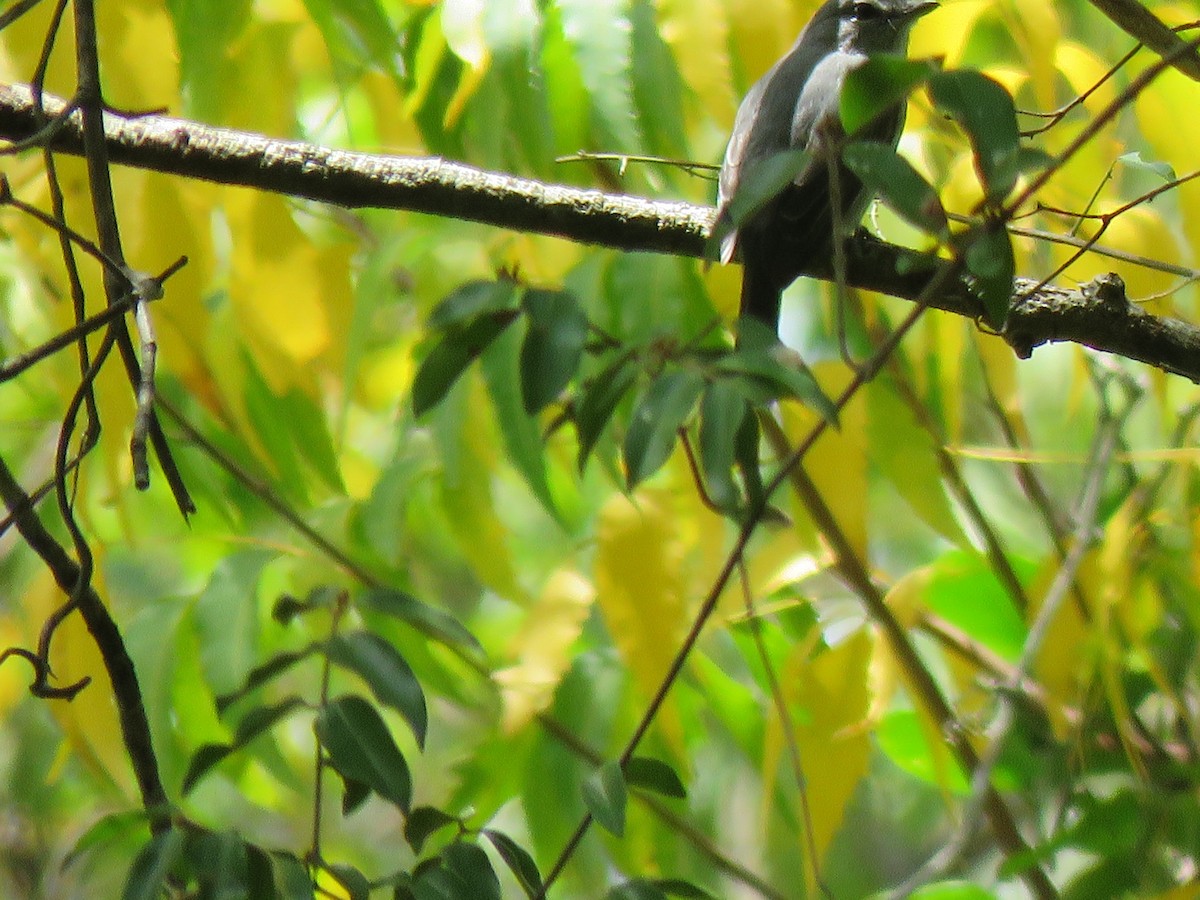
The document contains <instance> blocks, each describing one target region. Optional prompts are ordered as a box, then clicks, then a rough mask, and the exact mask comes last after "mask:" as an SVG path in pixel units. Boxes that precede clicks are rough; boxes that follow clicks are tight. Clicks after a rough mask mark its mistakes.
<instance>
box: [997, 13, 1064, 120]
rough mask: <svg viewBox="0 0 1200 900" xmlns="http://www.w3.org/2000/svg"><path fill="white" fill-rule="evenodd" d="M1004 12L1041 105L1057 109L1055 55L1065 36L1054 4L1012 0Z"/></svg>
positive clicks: (1005, 22) (1006, 23) (1008, 27)
mask: <svg viewBox="0 0 1200 900" xmlns="http://www.w3.org/2000/svg"><path fill="white" fill-rule="evenodd" d="M1001 10H1002V14H1003V18H1004V24H1005V25H1006V26H1007V30H1008V33H1009V34H1010V35H1012V37H1013V39H1014V40H1015V41H1016V42H1017V46H1018V47H1019V48H1020V50H1021V55H1022V58H1023V61H1024V63H1025V66H1024V68H1025V69H1026V70H1027V72H1028V77H1029V81H1030V83H1031V84H1032V85H1033V90H1034V95H1035V96H1036V97H1037V101H1038V105H1039V106H1040V107H1041V108H1043V109H1053V108H1054V101H1055V99H1056V96H1057V86H1058V72H1057V71H1056V69H1055V65H1054V56H1055V53H1054V51H1055V48H1056V46H1057V44H1058V41H1059V38H1060V37H1061V35H1062V24H1061V23H1060V22H1059V18H1058V14H1057V13H1056V12H1055V8H1054V4H1053V3H1046V2H1044V0H1009V2H1008V3H1006V4H1004V5H1003V6H1001Z"/></svg>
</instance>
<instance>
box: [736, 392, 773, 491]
mask: <svg viewBox="0 0 1200 900" xmlns="http://www.w3.org/2000/svg"><path fill="white" fill-rule="evenodd" d="M760 438H761V433H760V430H759V424H758V414H757V413H756V412H755V411H754V410H753V409H748V410H746V415H745V416H744V417H743V418H742V424H741V427H740V428H738V433H737V437H736V439H735V442H734V449H735V453H736V458H737V467H738V470H739V471H740V472H741V473H742V483H743V484H744V485H745V486H746V500H747V501H748V502H749V506H750V508H751V509H757V508H759V506H762V505H765V504H766V502H767V496H766V488H765V487H764V485H763V480H762V469H761V468H760V466H759V462H758V461H759V452H758V445H759V441H760Z"/></svg>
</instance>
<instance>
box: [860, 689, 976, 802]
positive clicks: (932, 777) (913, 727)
mask: <svg viewBox="0 0 1200 900" xmlns="http://www.w3.org/2000/svg"><path fill="white" fill-rule="evenodd" d="M920 715H921V714H920V713H918V712H916V711H915V710H911V709H897V710H893V711H892V712H889V713H887V714H886V715H885V716H884V717H883V721H881V722H880V723H879V727H878V728H877V729H876V730H875V740H876V743H877V744H878V745H879V749H880V750H882V751H883V752H884V753H885V754H887V756H888V758H889V759H890V760H891V761H892V762H894V763H895V764H896V765H897V766H899V767H900V768H901V769H902V770H904V771H905V772H907V773H908V774H910V775H914V776H916V777H917V778H920V779H921V780H922V781H926V782H928V783H929V784H932V785H936V786H937V787H939V788H941V789H943V790H947V791H952V792H954V793H955V794H957V795H959V796H963V795H965V794H966V793H967V792H968V791H969V790H970V784H969V783H968V781H967V779H966V777H965V776H964V775H963V771H962V768H961V767H960V766H959V765H958V764H957V763H956V762H955V761H954V759H953V757H951V756H950V754H949V751H947V750H945V749H944V747H943V746H941V745H939V746H938V747H936V748H935V747H931V746H930V744H929V739H928V738H929V733H928V731H927V730H926V728H925V726H924V725H923V724H922V723H921V719H920Z"/></svg>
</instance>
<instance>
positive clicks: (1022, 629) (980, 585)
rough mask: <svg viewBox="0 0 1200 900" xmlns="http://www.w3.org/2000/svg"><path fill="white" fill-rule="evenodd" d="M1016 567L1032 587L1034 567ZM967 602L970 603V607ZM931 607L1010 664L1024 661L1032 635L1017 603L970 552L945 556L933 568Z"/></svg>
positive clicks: (984, 563)
mask: <svg viewBox="0 0 1200 900" xmlns="http://www.w3.org/2000/svg"><path fill="white" fill-rule="evenodd" d="M1013 563H1014V567H1015V568H1016V571H1017V575H1018V576H1019V577H1020V578H1021V580H1022V581H1024V582H1025V583H1029V581H1031V580H1032V578H1033V576H1034V571H1035V570H1034V569H1033V567H1032V566H1029V565H1028V564H1026V563H1022V561H1021V560H1019V559H1013ZM966 597H969V598H970V602H969V603H968V602H964V598H966ZM925 603H926V604H927V605H928V606H929V609H930V610H931V611H932V612H933V613H935V614H936V615H938V616H939V617H941V618H943V619H945V620H946V621H947V622H949V623H950V624H951V625H953V626H954V627H955V628H958V629H961V630H962V631H963V632H965V633H966V634H968V635H970V637H971V640H972V641H976V642H978V643H979V644H980V645H982V646H984V647H986V648H987V649H988V650H990V651H992V652H993V653H995V654H996V655H997V656H1000V657H1002V658H1003V659H1007V660H1009V661H1010V662H1016V661H1017V660H1018V659H1019V658H1020V656H1021V648H1022V647H1023V646H1024V645H1025V640H1026V638H1027V636H1028V633H1029V632H1028V629H1027V628H1026V626H1025V622H1024V621H1023V619H1022V617H1021V614H1020V612H1018V611H1017V608H1016V607H1015V606H1014V605H1013V599H1012V597H1011V596H1010V595H1009V593H1008V591H1006V590H1005V588H1004V586H1003V584H1001V582H1000V580H999V579H998V578H997V577H996V574H995V573H994V572H993V571H992V569H991V566H990V565H989V564H988V562H987V560H986V559H985V558H983V557H982V556H980V555H978V554H976V553H974V552H964V551H951V552H948V553H945V554H943V555H942V556H941V557H940V558H939V559H938V560H937V561H936V563H935V564H934V566H933V570H932V577H931V578H930V580H929V583H928V586H927V587H926V590H925Z"/></svg>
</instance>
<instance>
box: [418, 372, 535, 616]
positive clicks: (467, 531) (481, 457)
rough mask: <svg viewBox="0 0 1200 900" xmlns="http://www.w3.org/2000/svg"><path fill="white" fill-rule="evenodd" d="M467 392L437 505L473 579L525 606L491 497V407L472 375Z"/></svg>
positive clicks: (504, 530)
mask: <svg viewBox="0 0 1200 900" xmlns="http://www.w3.org/2000/svg"><path fill="white" fill-rule="evenodd" d="M470 388H471V390H472V392H473V394H472V403H471V404H470V409H471V411H472V414H471V415H470V416H468V417H464V418H463V419H462V421H461V422H460V427H461V432H460V435H459V448H458V449H459V453H458V456H457V458H456V459H455V461H454V464H453V466H446V467H445V468H444V469H443V471H442V475H441V478H440V480H439V487H440V488H441V499H442V506H443V507H444V509H445V511H446V515H447V517H448V518H449V522H450V527H451V529H452V530H453V531H454V534H455V537H457V538H458V544H459V549H460V550H461V551H462V553H463V555H464V556H465V557H466V559H467V560H468V561H469V562H470V563H471V566H472V568H473V569H474V571H475V574H476V576H477V577H478V578H479V579H480V580H481V581H482V582H483V583H484V584H486V585H487V586H488V587H490V588H491V589H492V590H494V591H495V592H496V593H497V594H499V595H500V596H501V597H504V598H505V599H507V600H510V601H512V602H515V603H520V604H525V603H527V602H528V598H527V597H526V594H525V591H524V589H523V588H522V587H521V585H520V582H519V581H518V579H517V575H516V569H515V567H514V566H513V561H512V555H511V553H510V548H509V533H508V528H507V527H506V526H505V524H504V523H503V522H502V521H501V520H500V517H499V516H498V515H497V513H496V503H495V497H494V496H493V494H492V473H493V469H494V467H495V457H496V451H495V448H496V447H497V446H498V444H499V442H498V439H497V437H496V432H495V428H494V427H493V426H492V422H491V420H490V415H491V413H490V411H491V405H490V403H489V402H488V401H487V400H486V399H485V397H484V395H483V387H482V383H481V381H480V379H479V378H478V377H471V381H470Z"/></svg>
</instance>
